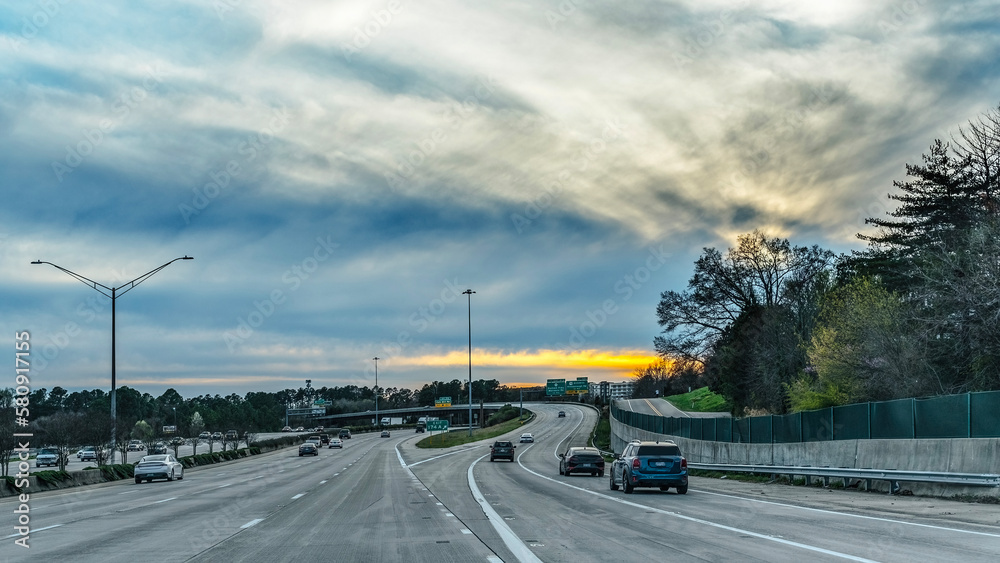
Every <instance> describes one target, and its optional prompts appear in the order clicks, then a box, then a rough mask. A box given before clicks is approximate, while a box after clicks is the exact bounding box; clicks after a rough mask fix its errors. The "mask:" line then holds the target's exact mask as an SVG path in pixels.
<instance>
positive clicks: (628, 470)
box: [611, 441, 688, 495]
mask: <svg viewBox="0 0 1000 563" xmlns="http://www.w3.org/2000/svg"><path fill="white" fill-rule="evenodd" d="M619 485H621V487H622V490H623V491H624V492H625V494H631V493H632V490H633V489H635V488H636V487H659V488H660V490H661V491H667V490H669V489H670V487H673V488H674V489H676V490H677V494H680V495H683V494H686V493H687V490H688V470H687V460H686V459H685V458H684V456H682V455H681V449H680V448H679V447H677V444H675V443H673V442H670V441H664V442H640V441H634V442H631V443H629V444H628V445H627V446H625V450H624V451H622V454H621V455H619V456H615V462H614V463H613V464H612V465H611V490H612V491H617V490H618V486H619Z"/></svg>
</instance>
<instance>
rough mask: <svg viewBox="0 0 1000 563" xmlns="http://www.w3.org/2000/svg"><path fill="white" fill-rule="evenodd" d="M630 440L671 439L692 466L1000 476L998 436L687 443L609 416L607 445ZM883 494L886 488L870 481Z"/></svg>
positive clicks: (944, 489) (964, 490) (937, 488)
mask: <svg viewBox="0 0 1000 563" xmlns="http://www.w3.org/2000/svg"><path fill="white" fill-rule="evenodd" d="M631 440H654V441H655V440H671V441H673V442H675V443H676V444H677V445H678V446H680V448H681V451H682V452H684V457H686V458H687V460H688V461H689V462H692V463H729V464H740V465H744V464H750V465H793V466H813V467H849V468H852V469H898V470H908V471H938V472H949V473H992V474H998V473H1000V438H956V439H935V440H830V441H825V442H802V443H795V444H744V443H732V442H713V441H708V440H692V439H689V438H682V437H680V436H670V435H668V434H656V433H654V432H649V431H646V430H640V429H638V428H633V427H631V426H626V425H625V424H622V423H621V422H619V421H617V420H615V418H614V417H612V418H611V447H612V449H614V451H615V452H621V451H622V449H624V447H625V444H627V443H628V442H629V441H631ZM875 486H876V487H875V488H877V489H880V490H888V484H886V483H878V482H876V483H875ZM903 488H904V489H908V490H910V491H912V492H913V493H914V494H922V495H933V496H952V495H975V496H992V497H1000V488H996V487H963V486H955V485H934V484H927V483H905V484H904V485H903Z"/></svg>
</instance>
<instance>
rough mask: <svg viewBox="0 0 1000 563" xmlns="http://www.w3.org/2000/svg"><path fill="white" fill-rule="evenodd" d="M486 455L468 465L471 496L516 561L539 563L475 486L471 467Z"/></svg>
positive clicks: (539, 560)
mask: <svg viewBox="0 0 1000 563" xmlns="http://www.w3.org/2000/svg"><path fill="white" fill-rule="evenodd" d="M487 455H489V454H484V455H483V456H482V457H480V458H479V459H477V460H476V461H473V462H472V464H471V465H469V472H468V477H469V488H470V489H472V498H474V499H475V500H476V502H478V503H479V506H480V507H481V508H482V509H483V513H485V514H486V518H487V519H489V521H490V524H493V529H494V530H496V531H497V534H498V535H499V536H500V539H502V540H503V543H504V545H506V546H507V549H509V550H510V552H511V553H513V554H514V557H517V560H518V561H520V562H522V563H534V562H535V561H537V562H538V563H541V561H542V560H541V559H539V558H538V557H537V556H536V555H535V554H534V553H532V552H531V550H530V549H528V546H527V545H526V544H525V543H524V542H523V541H521V538H519V537H517V534H515V533H514V531H513V530H511V529H510V526H508V525H507V523H506V522H504V521H503V518H501V517H500V515H499V514H497V511H496V510H493V507H492V506H490V503H488V502H486V498H485V497H483V493H482V492H480V490H479V487H478V486H476V480H475V478H473V476H472V469H473V468H475V467H476V464H477V463H479V462H480V461H482V460H483V459H484V458H486V456H487Z"/></svg>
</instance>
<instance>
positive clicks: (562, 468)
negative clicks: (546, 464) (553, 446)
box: [559, 448, 604, 477]
mask: <svg viewBox="0 0 1000 563" xmlns="http://www.w3.org/2000/svg"><path fill="white" fill-rule="evenodd" d="M573 473H590V474H591V475H596V476H597V477H604V456H602V455H601V452H600V451H599V450H598V449H597V448H569V449H567V450H566V452H565V453H561V454H559V474H560V475H571V474H573Z"/></svg>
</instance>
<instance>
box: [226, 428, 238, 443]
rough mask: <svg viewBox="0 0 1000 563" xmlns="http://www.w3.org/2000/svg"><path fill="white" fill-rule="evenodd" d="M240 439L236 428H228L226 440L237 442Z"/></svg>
mask: <svg viewBox="0 0 1000 563" xmlns="http://www.w3.org/2000/svg"><path fill="white" fill-rule="evenodd" d="M239 439H240V435H239V433H238V432H236V431H235V430H226V441H227V442H235V441H236V440H239Z"/></svg>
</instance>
